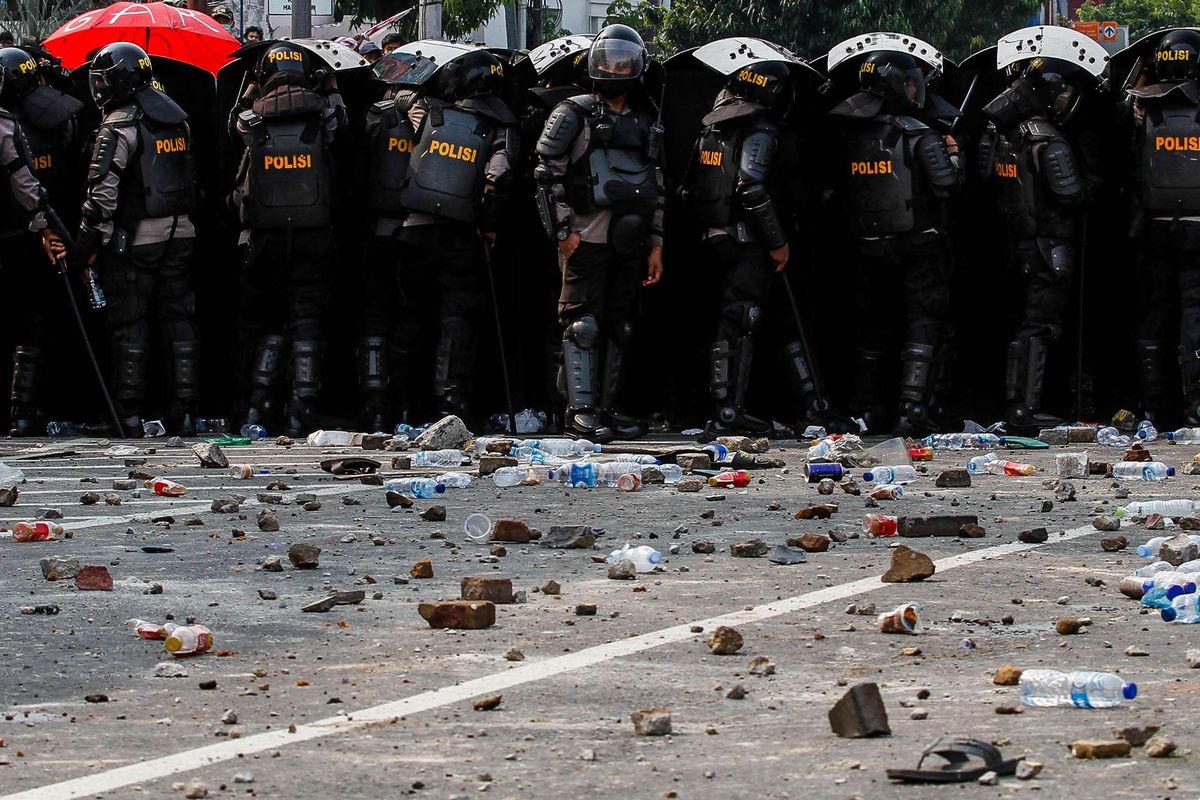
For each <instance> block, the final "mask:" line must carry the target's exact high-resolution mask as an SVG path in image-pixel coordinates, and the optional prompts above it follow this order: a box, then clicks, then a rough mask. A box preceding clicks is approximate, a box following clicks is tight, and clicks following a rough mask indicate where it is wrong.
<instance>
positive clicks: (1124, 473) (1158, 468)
mask: <svg viewBox="0 0 1200 800" xmlns="http://www.w3.org/2000/svg"><path fill="white" fill-rule="evenodd" d="M1112 474H1113V477H1114V478H1115V479H1117V480H1119V481H1165V480H1166V479H1167V478H1169V477H1172V476H1173V475H1174V474H1175V468H1174V467H1168V466H1167V465H1166V464H1164V463H1162V462H1161V461H1119V462H1117V463H1116V464H1113V468H1112Z"/></svg>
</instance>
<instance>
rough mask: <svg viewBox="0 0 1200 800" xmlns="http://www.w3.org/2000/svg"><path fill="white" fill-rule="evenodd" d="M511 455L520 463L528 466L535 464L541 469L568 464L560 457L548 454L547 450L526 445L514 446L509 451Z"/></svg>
mask: <svg viewBox="0 0 1200 800" xmlns="http://www.w3.org/2000/svg"><path fill="white" fill-rule="evenodd" d="M509 455H511V456H512V457H513V458H515V459H517V460H518V461H523V462H525V463H526V464H533V465H534V466H539V467H540V466H558V465H559V464H565V463H566V460H565V459H563V458H562V457H560V456H556V455H552V454H550V453H547V452H546V451H545V450H539V449H537V448H536V447H527V446H525V445H520V446H517V445H513V448H512V450H510V451H509Z"/></svg>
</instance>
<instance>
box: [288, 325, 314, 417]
mask: <svg viewBox="0 0 1200 800" xmlns="http://www.w3.org/2000/svg"><path fill="white" fill-rule="evenodd" d="M320 389H321V343H320V342H313V341H299V342H292V399H291V400H290V401H289V402H288V406H287V427H286V429H285V430H284V433H286V434H287V435H288V436H300V435H303V434H307V433H308V432H310V431H312V430H313V429H314V428H315V427H316V423H317V395H318V394H319V393H320Z"/></svg>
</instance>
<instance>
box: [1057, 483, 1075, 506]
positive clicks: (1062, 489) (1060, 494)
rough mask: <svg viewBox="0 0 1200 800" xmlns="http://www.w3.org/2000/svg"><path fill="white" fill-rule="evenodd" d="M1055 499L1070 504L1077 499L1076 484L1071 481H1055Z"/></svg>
mask: <svg viewBox="0 0 1200 800" xmlns="http://www.w3.org/2000/svg"><path fill="white" fill-rule="evenodd" d="M1054 499H1055V500H1057V501H1058V502H1060V503H1068V502H1070V501H1072V500H1074V499H1075V484H1073V483H1071V482H1070V481H1063V480H1059V481H1055V484H1054Z"/></svg>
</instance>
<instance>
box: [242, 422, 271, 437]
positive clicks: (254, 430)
mask: <svg viewBox="0 0 1200 800" xmlns="http://www.w3.org/2000/svg"><path fill="white" fill-rule="evenodd" d="M239 433H241V435H242V438H243V439H265V438H267V429H266V428H264V427H263V426H262V425H255V424H254V423H252V422H248V423H246V424H245V425H243V426H242V429H241V431H239Z"/></svg>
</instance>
